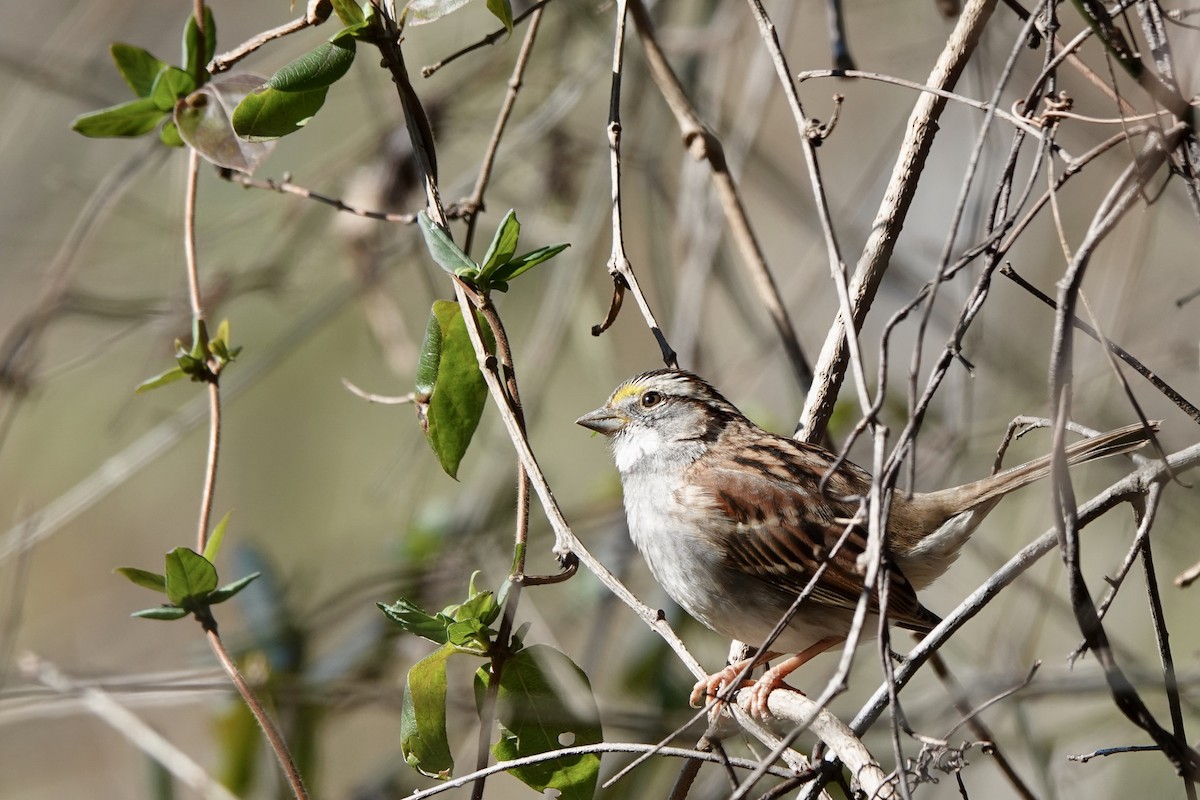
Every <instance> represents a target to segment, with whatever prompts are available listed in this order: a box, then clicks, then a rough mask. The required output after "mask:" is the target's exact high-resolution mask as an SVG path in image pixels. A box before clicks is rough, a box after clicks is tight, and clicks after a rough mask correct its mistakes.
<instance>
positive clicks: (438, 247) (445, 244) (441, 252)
mask: <svg viewBox="0 0 1200 800" xmlns="http://www.w3.org/2000/svg"><path fill="white" fill-rule="evenodd" d="M417 224H419V225H420V226H421V233H423V234H424V235H425V248H426V249H427V250H429V255H431V256H433V260H434V261H435V262H436V263H437V265H438V266H439V267H441V268H442V269H444V270H446V272H449V273H450V274H452V275H457V276H459V277H460V278H466V279H468V280H474V279H475V277H476V276H478V275H479V265H478V264H476V263H475V262H474V261H472V260H471V257H470V256H468V255H467V254H466V253H464V252H463V251H462V248H460V247H459V246H458V245H456V244H455V243H454V240H453V239H451V238H450V232H449V231H447V230H446V229H445V228H443V227H442V226H441V225H439V224H437V223H436V222H434V221H433V220H432V219H430V218H429V214H427V213H426V212H424V211H420V212H418V213H417Z"/></svg>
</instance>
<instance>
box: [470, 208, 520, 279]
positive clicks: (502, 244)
mask: <svg viewBox="0 0 1200 800" xmlns="http://www.w3.org/2000/svg"><path fill="white" fill-rule="evenodd" d="M520 235H521V223H520V222H518V221H517V214H516V212H515V211H513V210H512V209H511V208H510V209H509V210H508V213H507V214H505V215H504V219H502V220H500V224H499V225H498V226H497V227H496V235H495V236H493V237H492V243H491V244H490V245H488V249H487V253H485V254H484V256H483V264H482V266H480V268H479V274H480V275H482V276H483V277H485V278H487V277H490V276H491V275H492V273H493V272H495V271H496V268H497V267H499V266H500V265H502V264H507V263H508V262H509V260H510V259H511V258H512V257H513V253H515V252H517V237H519V236H520Z"/></svg>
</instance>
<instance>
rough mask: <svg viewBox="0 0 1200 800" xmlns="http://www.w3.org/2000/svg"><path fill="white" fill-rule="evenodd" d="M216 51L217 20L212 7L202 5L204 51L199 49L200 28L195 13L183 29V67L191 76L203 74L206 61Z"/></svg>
mask: <svg viewBox="0 0 1200 800" xmlns="http://www.w3.org/2000/svg"><path fill="white" fill-rule="evenodd" d="M216 53H217V21H216V20H215V19H214V18H213V13H212V9H211V8H209V7H208V5H207V4H205V6H204V51H203V53H201V51H200V28H199V26H197V25H196V17H195V15H193V16H190V17H188V21H187V25H186V26H185V27H184V29H183V62H182V63H183V68H184V69H185V70H187V73H188V74H189V75H191V76H193V77H199V76H201V75H202V74H205V71H206V68H207V66H208V62H210V61H212V58H213V56H214V55H216Z"/></svg>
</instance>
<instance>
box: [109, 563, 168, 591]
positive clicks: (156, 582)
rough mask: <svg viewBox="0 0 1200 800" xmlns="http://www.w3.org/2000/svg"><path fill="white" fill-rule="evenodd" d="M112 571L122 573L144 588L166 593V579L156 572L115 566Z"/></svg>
mask: <svg viewBox="0 0 1200 800" xmlns="http://www.w3.org/2000/svg"><path fill="white" fill-rule="evenodd" d="M113 571H114V572H116V573H118V574H121V575H124V576H125V577H126V578H128V579H129V580H131V581H132V582H134V583H136V584H137V585H138V586H141V587H143V588H146V589H152V590H154V591H156V592H162V593H163V594H166V593H167V579H166V578H165V577H164V576H162V575H159V574H158V573H157V572H150V571H148V570H144V569H138V568H137V567H117V568H116V569H115V570H113Z"/></svg>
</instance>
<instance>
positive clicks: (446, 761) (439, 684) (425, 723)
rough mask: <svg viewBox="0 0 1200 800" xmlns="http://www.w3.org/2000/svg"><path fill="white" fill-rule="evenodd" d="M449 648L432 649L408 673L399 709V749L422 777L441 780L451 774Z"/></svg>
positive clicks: (452, 766)
mask: <svg viewBox="0 0 1200 800" xmlns="http://www.w3.org/2000/svg"><path fill="white" fill-rule="evenodd" d="M453 654H454V649H453V648H452V647H450V646H449V645H446V646H443V647H441V648H439V649H438V650H435V651H434V652H433V653H431V654H430V655H428V656H426V657H425V658H423V659H421V660H420V661H418V662H417V663H416V664H414V665H413V666H412V669H410V670H409V671H408V678H407V679H406V680H405V682H404V704H403V706H402V707H401V710H400V750H401V752H402V753H404V760H405V761H406V762H408V765H409V766H410V767H412V768H413V769H415V770H417V771H418V772H420V773H421V774H422V775H428V776H429V777H431V778H438V779H440V780H445V779H446V778H449V777H450V775H451V774H452V773H453V771H454V757H453V756H452V755H451V754H450V740H449V738H448V737H447V735H446V659H448V658H449V657H450V656H451V655H453Z"/></svg>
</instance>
